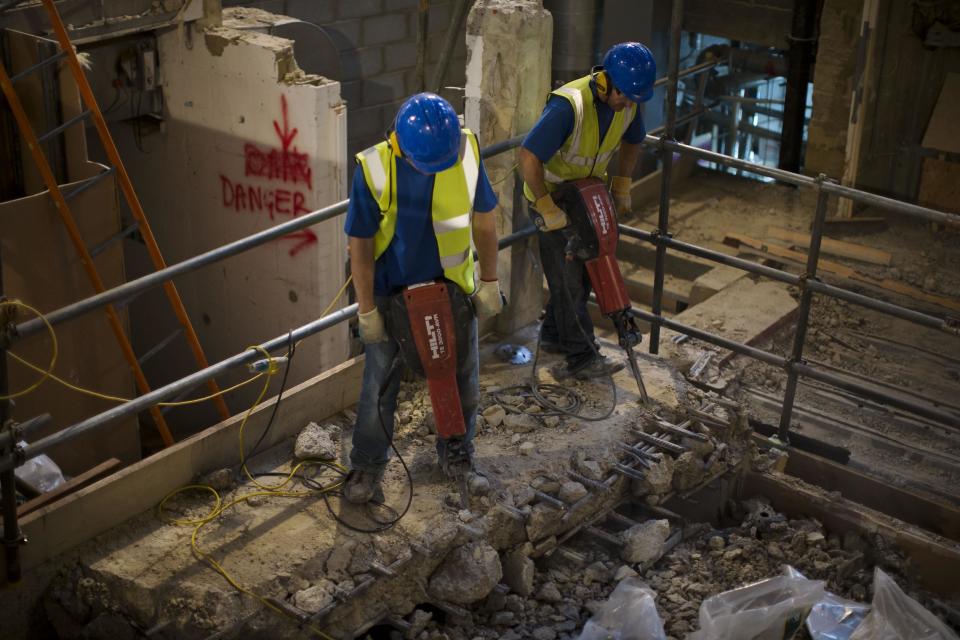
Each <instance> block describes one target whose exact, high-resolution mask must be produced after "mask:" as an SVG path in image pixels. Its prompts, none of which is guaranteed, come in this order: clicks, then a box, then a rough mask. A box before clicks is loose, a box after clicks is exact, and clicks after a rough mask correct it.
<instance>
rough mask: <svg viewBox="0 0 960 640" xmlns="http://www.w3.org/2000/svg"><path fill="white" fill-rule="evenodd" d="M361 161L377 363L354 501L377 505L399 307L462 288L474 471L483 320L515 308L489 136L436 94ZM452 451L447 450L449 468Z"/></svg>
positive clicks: (358, 267) (357, 447) (360, 261)
mask: <svg viewBox="0 0 960 640" xmlns="http://www.w3.org/2000/svg"><path fill="white" fill-rule="evenodd" d="M356 160H357V164H358V166H357V169H356V171H355V173H354V176H353V184H352V186H351V190H350V206H349V209H348V210H347V220H346V223H345V231H346V234H347V236H349V238H348V239H349V249H350V268H351V271H352V274H353V287H354V290H355V292H356V300H357V303H358V305H359V307H360V309H359V333H360V338H361V339H362V340H363V342H364V345H365V346H364V351H365V361H364V368H363V383H362V387H361V391H360V401H359V404H358V407H357V419H356V425H355V429H354V432H353V448H352V450H351V452H350V463H351V464H350V466H351V471H350V473H349V474H348V476H347V480H346V482H345V486H344V495H345V497H346V499H347V500H348V501H350V502H352V503H365V502H368V501H370V500H371V499H375V497H379V496H380V495H382V492H381V491H380V490H379V489H380V481H381V479H382V476H383V471H384V467H385V465H386V464H387V458H388V451H389V448H390V444H391V441H392V437H393V427H394V411H395V409H396V404H397V393H398V391H399V385H400V376H397V375H393V369H394V363H395V360H396V359H397V358H398V349H399V347H398V341H397V339H396V338H397V336H393V335H390V331H391V321H390V318H391V317H392V316H390V309H391V304H392V302H393V301H395V300H396V299H397V298H396V296H398V295H399V294H400V292H402V291H404V290H405V289H406V288H407V287H409V286H410V285H417V284H420V283H426V282H431V281H435V282H436V281H440V282H444V283H450V284H452V285H453V286H448V287H447V289H448V290H449V291H451V292H452V293H451V294H450V298H451V306H453V307H454V308H455V310H457V309H459V310H461V311H462V310H463V309H468V311H466V313H468V314H469V315H468V316H466V317H467V321H466V322H462V323H461V324H462V325H464V326H463V327H462V329H463V330H464V331H465V334H464V336H465V339H464V340H463V342H465V344H461V343H460V340H459V339H458V344H457V345H456V347H457V351H458V356H460V357H459V358H458V365H457V376H456V377H457V385H458V389H459V394H460V402H461V405H462V411H463V418H464V423H465V427H466V435H465V436H464V437H463V438H462V445H463V447H464V448H465V449H466V453H467V454H468V455H469V456H470V462H471V463H472V451H473V446H472V442H471V441H472V438H473V433H474V426H475V423H476V417H477V408H478V405H479V400H480V389H479V375H480V367H479V356H478V345H477V319H476V314H479V315H480V316H482V317H489V316H494V315H496V314H498V313H499V312H500V310H501V308H502V306H503V300H502V298H501V293H500V286H499V282H498V280H497V231H496V214H495V213H494V208H495V207H496V206H497V197H496V195H495V194H494V192H493V188H492V187H491V185H490V181H489V180H488V178H487V174H486V171H485V170H484V167H483V161H482V160H481V158H480V148H479V146H478V143H477V137H476V136H475V135H474V134H473V133H472V132H471V131H470V130H468V129H464V128H461V126H460V120H459V118H458V117H457V113H456V112H455V111H454V109H453V107H452V106H451V105H450V103H449V102H447V101H446V100H444V99H443V98H441V97H440V96H438V95H435V94H432V93H420V94H417V95H415V96H413V97H411V98H409V99H408V100H406V101H405V102H404V103H403V105H401V107H400V109H399V111H398V112H397V116H396V119H395V120H394V125H393V127H392V128H391V129H390V130H389V131H388V132H387V134H386V139H385V140H384V141H382V142H380V143H378V144H376V145H374V146H372V147H370V148H369V149H366V150H364V151H361V152H360V153H358V154H357V156H356ZM471 238H472V239H473V244H474V246H475V247H476V251H477V258H478V259H477V261H478V262H479V265H478V266H479V269H477V268H476V267H475V265H474V257H473V252H472V251H471V247H470V240H471ZM464 301H467V302H466V303H464ZM459 317H460V318H463V317H464V316H462V315H460V316H459ZM385 319H386V322H385ZM445 445H446V443H445V441H444V440H443V439H441V438H438V439H437V453H438V456H439V458H440V462H441V465H443V463H444V460H445V457H444V456H445V453H446V451H445Z"/></svg>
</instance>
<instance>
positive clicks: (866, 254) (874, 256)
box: [767, 227, 892, 266]
mask: <svg viewBox="0 0 960 640" xmlns="http://www.w3.org/2000/svg"><path fill="white" fill-rule="evenodd" d="M767 235H768V236H771V237H773V238H776V239H777V240H786V241H788V242H791V243H793V244H794V245H797V246H800V247H809V246H810V234H807V233H801V232H799V231H793V230H792V229H784V228H783V227H767ZM820 251H822V252H823V253H829V254H831V255H834V256H840V257H841V258H850V259H852V260H860V261H861V262H869V263H871V264H879V265H883V266H889V265H890V262H891V260H892V256H891V255H890V254H889V253H887V252H886V251H883V250H881V249H874V248H873V247H866V246H864V245H862V244H856V243H854V242H844V241H843V240H833V239H832V238H823V239H822V240H821V243H820Z"/></svg>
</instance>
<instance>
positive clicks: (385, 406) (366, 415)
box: [350, 297, 480, 471]
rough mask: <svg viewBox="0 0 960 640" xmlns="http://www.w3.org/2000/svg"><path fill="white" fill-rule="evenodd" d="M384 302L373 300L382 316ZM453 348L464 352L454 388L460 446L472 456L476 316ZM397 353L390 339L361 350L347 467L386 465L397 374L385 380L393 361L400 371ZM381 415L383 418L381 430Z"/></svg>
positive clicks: (440, 449)
mask: <svg viewBox="0 0 960 640" xmlns="http://www.w3.org/2000/svg"><path fill="white" fill-rule="evenodd" d="M388 300H389V299H388V298H380V297H378V298H377V299H376V304H377V307H378V308H379V309H380V312H381V313H384V314H386V312H387V307H388V305H389V302H388ZM457 349H458V351H459V350H460V349H467V354H466V357H465V358H464V359H463V364H462V366H460V367H459V369H458V370H457V386H458V387H459V390H460V406H461V408H462V409H463V422H464V426H465V427H466V431H467V432H466V435H464V437H463V440H464V446H465V449H466V451H467V452H468V453H470V454H473V434H474V432H475V431H476V424H477V408H478V406H479V404H480V353H479V345H478V341H477V319H476V317H474V318H473V320H472V321H471V323H470V328H469V342H468V344H466V345H461V344H458V345H457ZM399 351H400V348H399V346H398V345H397V343H396V342H395V341H394V340H392V339H391V340H387V341H386V342H376V343H373V344H368V345H365V347H364V352H365V354H366V358H365V359H364V363H363V383H362V386H361V388H360V402H359V404H358V405H357V423H356V425H355V426H354V429H353V449H352V450H351V451H350V466H351V467H353V468H354V469H363V470H367V471H377V470H379V469H382V468H383V467H384V466H385V465H386V464H387V459H388V456H389V453H390V439H391V438H392V437H393V426H394V412H395V411H396V409H397V393H398V392H399V391H400V377H401V376H400V371H399V370H398V371H395V372H394V375H393V376H392V378H391V379H390V380H389V381H388V380H387V378H388V376H389V374H390V370H391V368H392V366H393V361H394V359H398V360H400V364H399V368H400V369H401V370H402V369H403V368H404V367H403V364H402V360H403V359H402V356H401V355H400V353H399ZM388 382H389V384H387V383H388ZM385 384H387V387H386V388H385V389H383V396H382V398H381V399H380V403H379V407H380V410H379V412H378V410H377V397H378V396H379V394H380V390H381V388H382V387H383V386H384V385H385ZM381 416H382V417H383V426H382V427H381V424H380V418H381ZM384 429H386V433H384ZM445 454H446V441H444V440H441V439H440V438H439V437H438V438H437V455H438V457H439V458H440V459H441V460H443V457H444V455H445Z"/></svg>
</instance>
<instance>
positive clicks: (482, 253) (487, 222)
mask: <svg viewBox="0 0 960 640" xmlns="http://www.w3.org/2000/svg"><path fill="white" fill-rule="evenodd" d="M473 244H474V246H476V247H477V257H478V259H479V261H480V279H481V280H486V281H487V282H490V281H492V280H496V279H497V216H496V213H494V212H493V211H490V212H487V213H476V214H474V216H473Z"/></svg>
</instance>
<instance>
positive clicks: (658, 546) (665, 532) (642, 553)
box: [620, 520, 670, 564]
mask: <svg viewBox="0 0 960 640" xmlns="http://www.w3.org/2000/svg"><path fill="white" fill-rule="evenodd" d="M620 536H621V537H622V538H623V542H624V545H623V548H622V549H621V550H620V557H621V558H623V560H624V561H625V562H630V563H648V564H649V563H653V562H656V561H657V559H659V558H660V556H661V555H662V554H663V543H664V542H666V540H667V538H668V537H670V523H669V522H668V521H666V520H647V521H646V522H641V523H640V524H636V525H634V526H632V527H630V528H629V529H627V530H626V531H624V532H623V533H621V534H620Z"/></svg>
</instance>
